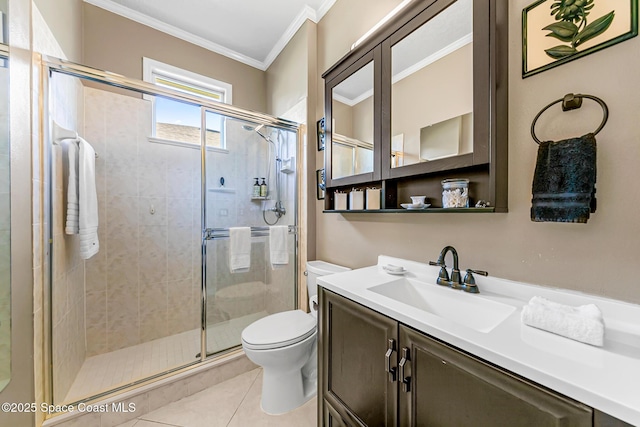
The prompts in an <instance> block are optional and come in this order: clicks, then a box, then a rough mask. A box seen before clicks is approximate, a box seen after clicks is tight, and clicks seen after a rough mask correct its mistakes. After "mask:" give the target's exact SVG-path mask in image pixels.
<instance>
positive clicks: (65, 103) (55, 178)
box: [51, 76, 86, 402]
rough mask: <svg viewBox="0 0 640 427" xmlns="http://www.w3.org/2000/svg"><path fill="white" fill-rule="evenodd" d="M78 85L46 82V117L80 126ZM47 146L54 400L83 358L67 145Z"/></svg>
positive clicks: (79, 265)
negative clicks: (69, 227) (67, 225)
mask: <svg viewBox="0 0 640 427" xmlns="http://www.w3.org/2000/svg"><path fill="white" fill-rule="evenodd" d="M82 96H83V87H82V84H81V83H80V81H79V80H78V79H76V78H72V77H68V76H56V78H55V79H52V83H51V118H52V119H53V120H54V121H55V122H56V123H58V124H59V125H60V126H62V127H65V128H67V129H81V128H82V116H83V114H82V105H83V101H82ZM66 144H68V142H63V143H61V144H59V145H54V146H53V147H52V152H51V155H52V188H51V190H52V198H53V209H52V214H53V216H52V238H53V248H52V249H53V250H52V266H53V271H52V280H53V284H52V287H51V293H52V294H51V297H52V309H51V315H52V331H53V337H52V338H53V360H52V363H53V367H54V369H53V371H54V400H55V401H56V402H60V401H62V400H63V399H64V397H65V396H66V394H67V392H68V391H69V388H70V387H71V384H72V383H73V380H74V379H75V377H76V374H77V373H78V371H79V370H80V367H81V366H82V363H83V362H84V359H85V354H86V347H85V340H84V330H85V306H84V274H85V266H84V262H83V261H82V260H81V259H80V256H79V253H80V251H79V247H80V245H79V239H78V236H77V235H66V234H65V233H64V220H65V208H66V204H67V198H66V194H67V190H66V185H67V184H66V183H67V170H68V161H67V145H66Z"/></svg>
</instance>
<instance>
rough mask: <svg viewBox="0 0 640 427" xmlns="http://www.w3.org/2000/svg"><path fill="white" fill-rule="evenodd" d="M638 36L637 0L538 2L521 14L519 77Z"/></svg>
mask: <svg viewBox="0 0 640 427" xmlns="http://www.w3.org/2000/svg"><path fill="white" fill-rule="evenodd" d="M637 35H638V0H538V1H536V2H535V3H533V4H531V5H530V6H528V7H526V8H525V9H524V10H523V11H522V77H523V78H525V77H529V76H533V75H534V74H538V73H541V72H543V71H546V70H548V69H550V68H553V67H556V66H558V65H562V64H565V63H567V62H569V61H573V60H574V59H578V58H581V57H583V56H585V55H588V54H590V53H593V52H597V51H598V50H600V49H604V48H607V47H609V46H612V45H614V44H616V43H620V42H621V41H624V40H627V39H630V38H632V37H635V36H637Z"/></svg>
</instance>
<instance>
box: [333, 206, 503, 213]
mask: <svg viewBox="0 0 640 427" xmlns="http://www.w3.org/2000/svg"><path fill="white" fill-rule="evenodd" d="M495 211H496V208H494V207H486V208H426V209H373V210H367V209H362V210H349V209H348V210H327V209H325V210H323V211H322V212H323V213H340V214H345V213H349V214H360V213H492V212H495Z"/></svg>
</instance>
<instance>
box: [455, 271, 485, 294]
mask: <svg viewBox="0 0 640 427" xmlns="http://www.w3.org/2000/svg"><path fill="white" fill-rule="evenodd" d="M473 273H476V274H480V275H481V276H488V275H489V273H487V272H486V271H483V270H472V269H470V268H468V269H467V274H466V275H465V276H464V279H463V280H462V290H464V291H465V292H470V293H472V294H478V293H480V290H479V289H478V285H476V279H474V277H473Z"/></svg>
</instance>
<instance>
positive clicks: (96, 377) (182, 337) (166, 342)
mask: <svg viewBox="0 0 640 427" xmlns="http://www.w3.org/2000/svg"><path fill="white" fill-rule="evenodd" d="M266 315H267V313H266V312H264V311H262V312H259V313H254V314H250V315H247V316H243V317H240V318H237V319H232V320H229V321H226V322H221V323H218V324H215V325H213V326H211V327H209V328H208V329H207V347H208V352H211V353H216V352H218V351H221V350H225V349H228V348H231V347H235V346H237V345H239V344H240V334H241V333H242V330H243V329H244V328H245V327H247V326H248V325H250V324H251V323H253V322H254V321H255V320H257V319H260V318H262V317H264V316H266ZM198 353H200V330H199V329H194V330H192V331H187V332H183V333H181V334H177V335H172V336H169V337H165V338H160V339H157V340H153V341H149V342H146V343H142V344H138V345H135V346H131V347H127V348H123V349H120V350H116V351H112V352H109V353H105V354H99V355H97V356H93V357H89V358H87V359H86V360H85V361H84V363H83V365H82V367H81V368H80V372H78V375H77V376H76V379H75V381H74V383H73V384H72V386H71V388H70V390H69V393H67V396H66V397H65V399H64V402H76V401H78V400H80V399H83V398H86V397H88V396H93V395H96V394H98V393H100V392H103V391H106V390H111V389H113V388H116V387H118V386H122V385H125V384H129V383H131V382H133V381H136V380H139V379H142V378H146V377H149V376H151V375H154V374H158V373H161V372H164V371H166V370H168V369H171V368H176V367H179V366H184V365H186V364H189V363H192V362H194V361H195V360H196V354H198Z"/></svg>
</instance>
